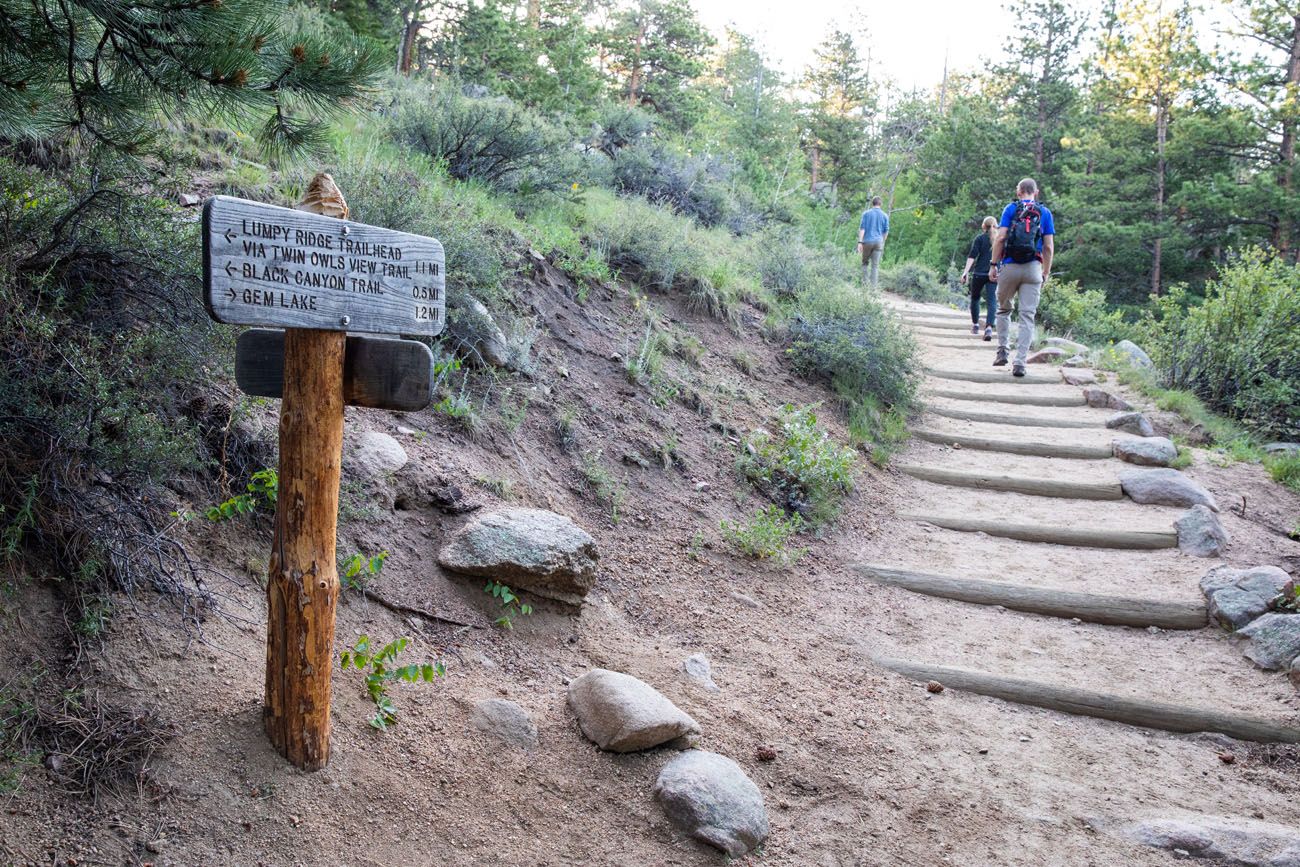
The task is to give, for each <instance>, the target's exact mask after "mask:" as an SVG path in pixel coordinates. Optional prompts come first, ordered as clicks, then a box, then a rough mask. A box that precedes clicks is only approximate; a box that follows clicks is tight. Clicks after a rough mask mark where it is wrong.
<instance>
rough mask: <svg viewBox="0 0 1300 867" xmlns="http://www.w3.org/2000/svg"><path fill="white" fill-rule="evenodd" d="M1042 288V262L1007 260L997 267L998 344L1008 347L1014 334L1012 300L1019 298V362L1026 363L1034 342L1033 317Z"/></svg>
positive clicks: (1017, 351)
mask: <svg viewBox="0 0 1300 867" xmlns="http://www.w3.org/2000/svg"><path fill="white" fill-rule="evenodd" d="M1042 292H1043V263H1042V262H1025V263H1023V264H1017V263H1015V262H1008V263H1007V264H1005V265H1001V266H999V267H998V319H997V322H998V348H999V349H1006V348H1007V340H1008V338H1010V336H1011V301H1012V299H1014V298H1019V304H1018V306H1019V308H1020V313H1019V314H1018V316H1017V318H1018V319H1019V320H1020V331H1019V333H1018V334H1017V335H1016V364H1024V363H1025V359H1026V358H1028V357H1029V346H1030V344H1032V343H1033V342H1034V319H1035V317H1037V316H1038V299H1039V297H1040V296H1041V295H1042Z"/></svg>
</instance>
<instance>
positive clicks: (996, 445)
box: [912, 427, 1112, 461]
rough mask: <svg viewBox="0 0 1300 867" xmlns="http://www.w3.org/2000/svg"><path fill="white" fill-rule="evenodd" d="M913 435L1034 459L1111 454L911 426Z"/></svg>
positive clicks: (1099, 448) (1103, 449)
mask: <svg viewBox="0 0 1300 867" xmlns="http://www.w3.org/2000/svg"><path fill="white" fill-rule="evenodd" d="M912 436H914V437H916V438H917V439H919V440H925V441H926V442H928V443H938V444H940V445H945V446H960V447H961V448H964V449H975V450H977V451H984V452H1003V453H1005V454H1009V455H1028V456H1030V457H1035V458H1070V459H1073V460H1084V461H1089V460H1091V461H1096V460H1104V459H1106V458H1109V457H1112V452H1111V447H1110V446H1108V445H1107V446H1081V445H1072V444H1069V443H1040V442H1032V441H1028V440H1017V439H1010V438H1008V439H996V440H995V439H988V438H986V437H973V436H966V435H965V434H951V433H947V432H945V431H937V430H930V429H929V428H922V427H917V428H912Z"/></svg>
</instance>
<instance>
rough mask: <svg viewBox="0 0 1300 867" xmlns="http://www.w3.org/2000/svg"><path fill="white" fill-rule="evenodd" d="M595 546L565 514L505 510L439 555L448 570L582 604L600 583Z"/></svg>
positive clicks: (475, 523) (464, 532) (469, 527)
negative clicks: (584, 598)
mask: <svg viewBox="0 0 1300 867" xmlns="http://www.w3.org/2000/svg"><path fill="white" fill-rule="evenodd" d="M598 556H599V555H598V554H597V552H596V541H595V540H594V539H592V538H591V536H590V534H588V533H587V531H586V530H583V529H582V528H581V527H579V526H578V525H577V524H575V523H573V522H572V521H570V520H569V519H568V518H566V517H564V516H563V515H557V514H555V513H554V512H548V511H545V510H543V509H522V508H517V509H502V510H501V511H498V512H488V513H487V514H484V515H479V516H478V517H476V518H474V519H473V520H472V521H470V522H469V523H468V524H466V525H465V526H464V527H462V528H461V529H460V531H459V532H457V533H456V535H455V536H454V537H452V540H451V541H450V542H448V543H447V545H446V546H445V547H444V548H443V549H442V551H441V552H440V553H439V554H438V562H439V563H440V564H442V566H443V567H444V568H447V569H450V570H452V571H453V572H461V573H463V574H465V575H477V576H479V577H482V578H492V579H495V580H497V581H500V582H502V583H503V584H509V585H510V586H511V587H514V588H516V589H518V588H520V587H522V588H524V589H527V590H531V591H532V592H533V593H536V594H537V595H538V596H545V597H547V598H550V599H558V600H560V601H561V602H569V603H572V604H575V605H576V604H579V603H581V602H582V599H583V597H584V596H586V595H587V592H588V591H589V590H591V586H592V584H594V583H595V581H596V561H597V559H598Z"/></svg>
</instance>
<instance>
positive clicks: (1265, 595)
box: [1201, 566, 1291, 629]
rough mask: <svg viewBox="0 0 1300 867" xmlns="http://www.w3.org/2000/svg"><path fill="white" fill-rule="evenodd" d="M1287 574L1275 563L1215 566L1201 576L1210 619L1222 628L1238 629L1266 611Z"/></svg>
mask: <svg viewBox="0 0 1300 867" xmlns="http://www.w3.org/2000/svg"><path fill="white" fill-rule="evenodd" d="M1290 580H1291V576H1290V575H1288V574H1287V573H1285V572H1283V571H1282V570H1281V569H1279V568H1277V567H1276V566H1256V567H1254V568H1253V569H1234V568H1233V567H1231V566H1216V567H1215V568H1213V569H1211V570H1210V571H1209V572H1206V573H1205V577H1203V578H1201V592H1203V593H1204V594H1205V601H1206V603H1208V606H1209V610H1210V619H1211V620H1213V621H1214V622H1216V623H1218V624H1219V625H1220V626H1222V627H1223V628H1224V629H1240V628H1242V627H1243V626H1245V625H1246V624H1247V623H1250V621H1252V620H1254V619H1255V618H1256V617H1259V616H1260V615H1262V614H1264V613H1266V612H1267V611H1268V603H1269V602H1271V601H1272V600H1273V599H1274V598H1275V597H1276V596H1277V595H1278V594H1279V593H1281V592H1282V588H1283V587H1285V586H1286V585H1287V582H1288V581H1290Z"/></svg>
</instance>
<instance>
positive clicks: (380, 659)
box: [339, 635, 447, 732]
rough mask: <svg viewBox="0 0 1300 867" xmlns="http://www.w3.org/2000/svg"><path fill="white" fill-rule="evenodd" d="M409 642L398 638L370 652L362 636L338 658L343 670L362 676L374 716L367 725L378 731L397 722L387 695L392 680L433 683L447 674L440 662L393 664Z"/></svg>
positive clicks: (366, 638)
mask: <svg viewBox="0 0 1300 867" xmlns="http://www.w3.org/2000/svg"><path fill="white" fill-rule="evenodd" d="M410 643H411V640H410V639H409V638H405V637H403V638H399V639H397V640H396V641H391V642H389V643H388V644H385V645H384V646H383V647H382V648H380V649H379V651H378V652H376V653H371V652H370V637H369V636H367V635H363V636H361V637H360V638H358V639H357V641H356V644H353V645H352V647H351V648H350V649H348V650H345V651H343V653H342V654H340V657H339V661H340V663H341V664H342V666H343V670H344V671H347V670H348V668H349V667H351V668H355V669H356V670H357V671H360V672H362V673H364V675H365V683H366V693H367V694H368V695H369V696H370V700H371V701H373V702H374V703H375V715H374V716H373V717H371V718H370V725H371V726H372V727H374V728H376V729H379V730H380V731H381V732H382V731H388V727H389V726H391V725H393V724H394V723H396V722H397V707H396V706H395V705H394V704H393V701H392V699H391V698H389V696H388V688H389V685H390V684H392V683H393V682H394V681H402V682H404V683H419V682H420V681H424V682H425V683H432V682H433V679H434V678H435V677H442V676H443V675H444V674H446V673H447V670H446V668H444V667H443V664H442V663H441V662H423V663H412V664H410V665H395V664H394V663H396V661H397V657H398V655H399V654H401V652H402V651H403V650H405V649H406V646H407V645H408V644H410Z"/></svg>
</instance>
